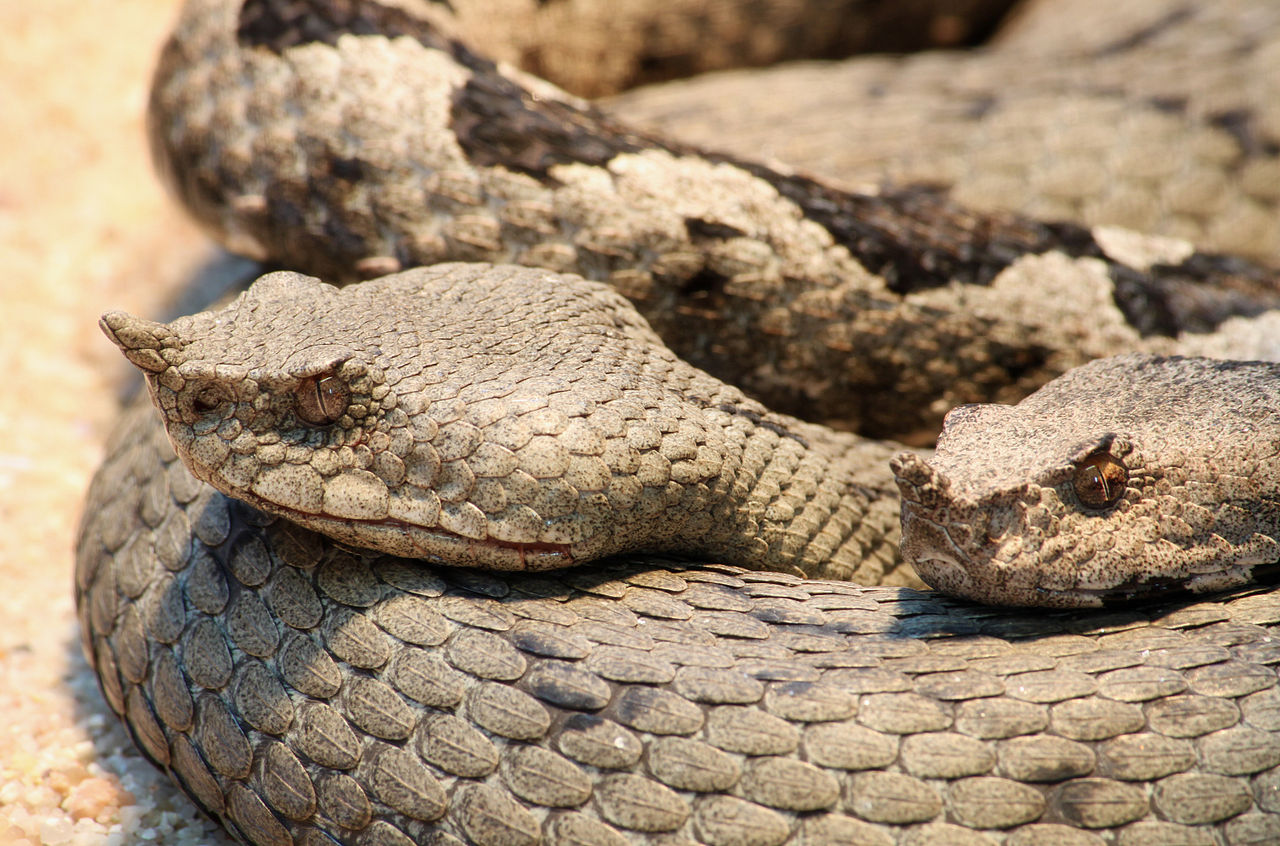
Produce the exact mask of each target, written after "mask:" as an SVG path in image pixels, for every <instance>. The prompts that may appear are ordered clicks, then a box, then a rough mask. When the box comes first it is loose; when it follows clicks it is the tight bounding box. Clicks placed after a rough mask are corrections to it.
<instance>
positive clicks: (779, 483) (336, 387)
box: [102, 264, 898, 583]
mask: <svg viewBox="0 0 1280 846" xmlns="http://www.w3.org/2000/svg"><path fill="white" fill-rule="evenodd" d="M102 325H103V328H104V330H105V331H106V332H107V333H108V335H109V336H110V337H111V338H112V340H113V341H115V343H116V344H118V345H119V346H120V347H121V349H122V350H123V351H124V352H125V354H126V355H127V356H128V357H129V359H130V360H131V361H133V362H134V363H135V364H137V365H138V367H139V368H141V369H142V370H143V372H144V373H145V374H146V376H147V382H148V385H149V386H150V389H151V394H152V397H153V398H154V400H155V402H156V404H157V405H158V406H159V407H160V408H161V409H162V411H163V413H164V417H165V425H166V427H167V428H168V430H169V433H170V436H171V438H172V439H173V442H174V444H175V446H176V447H177V448H178V450H179V454H180V455H181V457H182V459H183V461H184V462H186V464H187V465H188V466H189V467H191V468H192V470H193V472H194V473H195V474H196V476H198V477H199V478H201V479H203V480H205V481H207V482H209V483H210V484H212V485H213V486H214V487H216V488H218V489H219V490H221V491H222V492H224V493H226V494H228V495H230V496H234V497H237V498H239V499H243V500H245V501H246V502H249V503H251V504H253V505H256V506H258V507H261V508H264V509H266V510H268V511H271V512H272V513H275V514H278V515H280V516H283V517H286V518H288V519H290V520H294V521H296V522H298V523H301V524H303V525H306V526H308V527H310V528H313V529H316V530H318V531H322V532H324V533H325V534H327V535H329V536H330V537H333V538H336V539H338V540H341V541H344V542H347V543H351V544H356V545H359V546H362V547H365V548H375V549H379V550H381V551H383V552H388V553H392V554H395V555H405V556H411V557H430V558H433V559H435V560H438V561H439V560H442V561H445V562H448V563H451V564H454V565H470V566H480V567H490V568H495V569H502V570H545V569H549V568H557V567H565V566H568V565H570V564H575V563H584V562H587V561H591V560H594V559H597V558H601V557H603V556H606V555H610V554H614V553H618V552H639V551H645V552H664V551H665V552H679V553H681V554H684V555H690V556H698V557H705V558H707V559H708V560H719V561H730V562H734V563H736V564H739V565H742V566H746V567H752V568H755V569H769V570H778V571H784V572H790V573H793V574H797V575H807V576H820V577H832V578H843V579H855V580H858V581H861V582H863V583H879V582H880V581H881V579H882V578H883V577H884V573H885V570H886V569H891V567H892V564H893V562H894V561H895V559H896V558H897V550H896V545H897V524H898V519H897V513H896V508H895V507H894V505H893V502H892V500H893V484H892V480H891V479H890V478H889V475H888V468H887V462H888V459H889V457H890V456H891V455H892V453H893V452H894V451H895V447H894V445H892V444H882V443H879V442H875V441H868V440H865V439H862V438H859V437H857V436H855V435H851V434H848V433H839V432H833V431H831V430H830V429H826V428H824V427H821V426H815V425H814V424H812V423H805V422H803V421H801V420H796V419H794V418H790V417H786V416H784V415H781V414H775V413H773V412H770V411H769V410H768V409H767V408H765V407H764V406H763V405H761V404H760V403H759V402H756V401H755V400H752V399H749V398H748V397H746V396H745V395H743V393H742V392H741V391H740V390H738V389H737V388H734V387H732V386H730V385H726V384H724V383H723V382H720V381H719V380H717V379H714V378H712V377H711V376H709V375H707V374H706V373H703V372H702V371H699V370H696V369H695V368H693V367H690V366H689V365H688V364H686V363H685V362H683V361H681V360H680V359H678V358H676V356H675V355H673V354H672V352H671V351H670V350H669V349H668V348H667V347H666V346H664V345H663V343H662V342H661V341H660V340H659V339H658V337H657V336H656V335H655V334H654V333H653V331H652V330H651V329H650V328H649V327H648V326H647V325H646V324H645V322H644V320H643V319H642V318H641V317H640V316H639V315H638V314H636V312H635V309H633V308H631V306H630V304H629V303H628V302H627V301H626V300H625V299H623V298H622V297H621V296H619V295H618V294H617V292H615V291H613V290H611V289H609V288H607V287H606V286H604V285H600V284H598V283H590V282H586V281H584V280H582V279H580V278H578V277H573V276H567V275H564V274H556V273H551V272H548V271H545V270H534V269H529V268H520V267H512V266H497V267H493V266H489V265H484V264H441V265H435V266H433V267H430V268H419V269H416V270H409V271H405V272H404V273H399V274H395V275H392V276H387V277H383V278H380V279H375V280H372V281H369V282H365V283H362V284H360V285H353V286H349V287H347V288H344V289H337V288H334V287H333V286H331V285H326V284H324V283H322V282H320V281H319V280H317V279H313V278H310V277H305V276H300V275H298V274H296V273H288V272H281V273H276V274H272V275H269V276H264V277H263V278H261V279H259V280H258V281H257V282H255V283H254V284H253V286H252V287H251V288H250V289H249V291H248V292H246V293H245V294H243V295H242V296H240V297H239V298H237V299H236V300H235V301H233V302H232V303H230V304H229V305H227V306H226V308H225V309H222V310H219V311H215V312H203V313H201V314H198V315H194V316H192V317H189V318H180V319H179V320H176V321H174V322H172V323H169V324H159V323H153V322H151V321H146V320H141V319H139V318H135V317H131V316H129V315H126V314H122V313H119V312H117V313H113V314H108V315H106V316H105V317H104V318H103V321H102ZM321 390H323V391H327V392H328V394H327V401H329V402H330V406H329V407H327V408H325V407H323V406H321V405H318V404H317V403H316V394H317V392H318V391H321ZM317 414H323V415H324V416H323V418H320V419H317V416H316V415H317Z"/></svg>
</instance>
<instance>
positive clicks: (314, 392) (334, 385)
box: [294, 376, 351, 426]
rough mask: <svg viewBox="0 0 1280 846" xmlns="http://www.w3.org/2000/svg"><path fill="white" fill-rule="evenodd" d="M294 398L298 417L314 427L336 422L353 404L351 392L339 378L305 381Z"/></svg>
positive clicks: (329, 377)
mask: <svg viewBox="0 0 1280 846" xmlns="http://www.w3.org/2000/svg"><path fill="white" fill-rule="evenodd" d="M294 396H295V397H296V398H297V401H298V416H299V417H301V418H302V419H303V420H305V421H306V422H308V423H310V424H311V425H313V426H323V425H325V424H326V423H332V422H334V421H335V420H337V419H338V418H339V417H341V416H342V415H343V414H344V413H345V412H346V410H347V405H348V404H349V403H350V402H351V391H350V390H348V388H347V386H346V384H345V383H344V382H343V381H342V380H341V379H339V378H338V377H337V376H316V377H313V378H311V379H304V380H303V381H302V383H301V384H299V385H298V387H297V389H296V390H295V391H294Z"/></svg>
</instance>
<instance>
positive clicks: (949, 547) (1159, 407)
mask: <svg viewBox="0 0 1280 846" xmlns="http://www.w3.org/2000/svg"><path fill="white" fill-rule="evenodd" d="M1099 454H1106V455H1108V456H1111V457H1113V458H1115V459H1117V460H1118V461H1120V462H1122V463H1123V464H1124V465H1125V467H1126V468H1127V473H1128V480H1127V484H1126V485H1125V489H1124V493H1123V495H1122V496H1120V498H1119V500H1118V501H1117V502H1116V503H1115V504H1114V505H1111V506H1109V507H1106V508H1092V507H1089V506H1088V505H1086V504H1084V503H1082V502H1081V499H1080V496H1079V495H1078V494H1077V493H1076V489H1075V487H1074V485H1073V476H1074V474H1075V472H1076V469H1077V467H1078V466H1079V465H1080V463H1081V462H1082V461H1084V460H1086V459H1088V458H1089V457H1091V456H1097V455H1099ZM893 466H894V471H895V474H896V475H897V477H898V483H899V487H900V488H901V491H902V497H903V538H902V552H903V555H904V557H906V558H907V559H908V560H910V561H911V562H912V564H913V565H914V566H915V568H916V572H918V573H919V574H920V575H921V576H922V577H923V578H924V580H925V581H926V582H927V583H928V584H930V585H932V586H933V587H936V588H938V589H940V590H944V591H946V592H947V593H950V594H955V595H959V596H966V597H970V598H972V599H976V600H978V601H981V602H994V603H1013V604H1018V605H1061V606H1088V605H1101V604H1102V603H1103V601H1104V600H1108V599H1118V598H1124V597H1126V596H1143V595H1149V594H1151V593H1153V592H1154V593H1156V594H1157V595H1158V594H1159V592H1160V591H1169V590H1172V589H1188V590H1192V591H1213V590H1222V589H1224V588H1229V587H1234V586H1236V585H1240V584H1245V583H1247V582H1249V581H1252V580H1253V579H1254V571H1255V569H1270V570H1275V569H1276V568H1277V564H1280V474H1277V473H1276V472H1275V468H1277V467H1278V466H1280V364H1268V363H1260V362H1251V363H1242V362H1231V361H1212V360H1208V359H1185V358H1168V359H1160V358H1150V357H1144V356H1137V355H1132V356H1118V357H1115V358H1110V359H1104V360H1101V361H1096V362H1092V363H1090V364H1087V365H1085V366H1083V367H1078V368H1076V369H1075V370H1073V371H1071V373H1069V374H1067V375H1066V376H1063V377H1060V378H1059V379H1056V380H1054V381H1053V382H1051V383H1049V384H1048V385H1046V386H1045V387H1044V388H1041V389H1040V390H1039V391H1037V392H1036V393H1034V394H1032V395H1031V396H1030V397H1028V398H1027V399H1025V400H1023V401H1022V402H1020V403H1018V404H1017V405H1016V406H1012V407H1010V406H995V405H981V406H963V407H961V408H957V409H955V410H954V411H952V412H951V413H950V414H948V415H947V419H946V423H945V425H944V427H943V430H942V435H941V437H939V439H938V449H937V452H936V454H935V455H934V456H933V457H932V458H931V459H929V461H928V462H927V463H926V462H925V461H924V460H923V459H921V458H920V457H919V456H916V455H904V456H902V457H901V458H897V459H895V461H894V465H893Z"/></svg>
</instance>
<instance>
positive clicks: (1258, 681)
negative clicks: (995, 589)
mask: <svg viewBox="0 0 1280 846" xmlns="http://www.w3.org/2000/svg"><path fill="white" fill-rule="evenodd" d="M109 453H110V458H109V459H108V461H107V463H106V465H105V466H104V467H103V469H102V470H101V471H100V472H99V474H98V477H97V479H96V480H95V483H94V486H93V489H92V491H91V493H90V498H89V504H90V508H89V510H88V511H87V518H86V521H85V524H84V527H83V533H82V537H81V540H80V545H79V560H78V566H77V576H76V579H77V589H78V591H79V592H80V596H81V602H80V604H79V608H80V619H81V623H82V628H83V632H84V637H85V649H86V651H87V653H88V654H89V655H90V656H92V660H93V662H94V664H95V666H96V667H97V669H98V672H99V675H100V678H101V680H102V684H103V691H104V693H105V695H106V698H107V700H108V702H109V703H110V704H111V707H112V708H113V709H114V710H115V711H116V712H117V713H119V714H120V715H121V716H122V717H123V718H124V719H125V720H126V721H127V722H128V724H129V725H130V727H131V730H132V732H133V734H134V737H135V738H136V739H137V741H138V744H139V746H140V747H141V748H142V749H143V750H144V751H145V752H146V754H147V755H148V756H149V757H150V758H151V759H152V760H154V761H155V762H156V763H157V764H158V765H159V766H161V767H164V768H166V769H167V770H168V771H169V772H170V773H171V774H172V775H173V776H174V777H175V779H177V780H178V782H179V783H180V784H182V785H183V786H184V788H185V789H186V790H187V792H188V793H190V794H191V796H192V797H193V799H194V800H195V801H196V802H198V803H199V804H200V805H201V806H202V807H203V808H205V809H206V810H207V811H208V812H209V813H211V814H213V815H214V816H215V817H217V818H218V819H220V820H222V821H224V823H226V825H227V826H228V828H229V829H230V830H232V831H233V832H236V833H237V834H238V835H239V836H240V837H243V838H244V839H245V840H247V841H248V842H250V843H254V844H284V843H291V842H293V843H303V844H321V843H331V842H333V840H334V839H336V840H339V841H344V842H351V843H361V844H363V843H380V844H383V843H385V844H407V843H409V842H411V840H412V839H415V838H416V840H417V842H420V843H433V844H434V843H442V844H443V843H459V842H462V843H476V844H486V846H487V844H534V843H539V842H541V843H592V844H624V843H649V844H668V843H685V842H701V843H706V844H716V846H737V844H742V843H754V844H781V843H783V842H789V843H793V844H802V843H803V844H819V843H821V844H833V845H834V844H848V843H867V844H886V846H888V844H894V843H900V844H923V843H933V844H985V845H987V846H995V845H996V844H1007V846H1025V844H1090V845H1091V846H1092V845H1093V844H1107V843H1111V844H1125V845H1126V846H1132V845H1133V844H1152V846H1156V844H1161V846H1163V844H1168V843H1192V844H1199V843H1204V844H1212V843H1232V844H1236V843H1256V844H1262V843H1270V842H1275V841H1276V840H1277V838H1280V804H1278V803H1277V796H1278V795H1280V688H1278V687H1277V673H1276V664H1277V662H1280V648H1277V643H1278V642H1280V594H1276V593H1274V592H1272V591H1270V590H1265V589H1259V590H1252V591H1246V592H1244V593H1240V594H1236V595H1234V596H1232V597H1230V598H1228V599H1225V600H1218V599H1215V600H1211V601H1206V602H1195V603H1190V604H1182V605H1177V604H1165V605H1162V606H1156V607H1147V608H1145V609H1144V608H1136V609H1130V610H1124V611H1116V612H1113V613H1105V614H1104V613H1094V614H1087V615H1081V614H1079V613H1076V612H1055V611H1049V612H1046V611H1043V610H1041V611H1037V612H1034V613H1028V614H1019V613H1012V612H1009V611H1003V610H998V609H983V608H979V607H975V606H973V605H971V604H969V603H966V602H963V601H959V600H948V599H946V598H943V597H941V596H939V595H937V594H930V593H920V592H917V591H913V590H907V589H890V588H862V587H858V586H855V585H851V584H849V583H845V582H830V581H807V580H802V579H797V578H794V577H788V576H784V575H780V574H769V573H755V572H745V571H741V570H736V569H734V568H729V567H721V566H700V567H693V568H688V567H684V566H680V565H670V564H669V565H666V566H663V565H661V564H659V563H658V562H655V561H653V560H646V561H643V562H636V563H634V564H629V563H625V562H624V563H619V564H617V565H614V566H611V567H608V568H605V569H575V570H569V571H559V572H551V573H547V574H542V575H539V576H536V577H534V576H520V575H510V574H507V575H504V574H497V573H484V572H479V571H467V570H448V569H442V568H435V567H432V566H430V565H428V564H425V563H424V562H421V561H406V560H402V559H396V558H390V557H380V556H374V555H366V554H359V553H352V552H347V551H344V550H343V549H342V548H341V547H337V546H334V545H332V544H330V543H327V542H326V541H325V540H324V539H323V538H321V537H320V536H318V535H314V534H312V533H310V532H308V531H306V530H303V529H299V528H296V527H291V526H289V525H288V524H286V523H284V522H283V521H273V520H272V519H271V518H269V517H266V516H264V515H263V514H261V513H260V512H257V511H255V510H253V509H252V508H249V507H248V506H246V505H244V504H242V503H239V502H237V501H235V500H231V499H228V498H226V497H224V496H222V495H221V494H218V493H216V492H215V491H213V489H211V488H209V487H208V486H206V485H203V484H201V483H199V482H197V481H196V480H195V479H193V478H192V477H191V476H190V474H189V473H188V472H187V471H186V470H185V469H184V467H183V466H182V464H181V463H180V462H179V461H177V459H176V458H175V456H174V454H173V452H172V450H171V448H170V446H169V444H168V442H167V441H166V439H165V437H164V434H163V431H162V428H161V426H160V425H159V422H158V421H157V420H156V419H155V413H154V411H153V410H152V409H151V407H150V406H149V405H146V404H141V405H139V406H137V407H135V408H134V409H133V410H132V411H131V412H129V414H128V415H127V416H126V418H125V420H123V421H122V425H121V428H120V430H119V431H118V432H117V434H116V436H115V439H114V441H113V443H112V444H111V446H110V450H109Z"/></svg>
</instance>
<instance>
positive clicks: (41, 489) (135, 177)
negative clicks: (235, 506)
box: [0, 0, 231, 846]
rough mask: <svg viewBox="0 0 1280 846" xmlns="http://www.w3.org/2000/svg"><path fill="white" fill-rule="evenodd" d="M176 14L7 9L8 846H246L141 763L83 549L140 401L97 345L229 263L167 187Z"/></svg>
mask: <svg viewBox="0 0 1280 846" xmlns="http://www.w3.org/2000/svg"><path fill="white" fill-rule="evenodd" d="M176 8H177V2H176V0H113V2H110V3H101V2H94V3H85V2H83V0H41V2H38V3H21V2H12V1H11V0H0V31H2V32H4V33H5V46H4V49H3V50H0V110H3V115H4V117H3V119H2V120H0V267H3V268H4V272H3V274H0V313H2V314H3V316H4V328H3V329H2V330H0V372H3V373H5V374H7V378H6V379H5V382H4V384H5V390H4V391H3V392H0V586H3V587H2V588H0V844H13V846H33V844H49V846H60V845H61V844H76V846H90V844H112V846H125V844H142V843H163V844H197V843H208V844H228V843H230V842H231V841H230V840H229V839H228V838H226V837H225V836H223V835H222V834H221V833H220V832H219V831H218V830H217V829H216V827H215V826H214V825H213V824H212V823H210V822H208V821H207V820H205V819H203V818H201V817H200V816H199V814H198V812H197V811H196V810H195V807H194V806H193V805H192V804H191V803H190V802H189V801H187V800H186V799H185V798H184V797H183V796H182V795H181V794H180V793H178V791H177V790H176V789H175V788H174V787H172V786H171V785H170V784H169V782H168V780H167V779H166V778H164V777H163V776H162V775H161V774H160V773H159V772H158V771H156V770H155V769H154V768H153V767H152V766H151V765H150V764H149V763H147V761H146V760H144V759H143V758H142V757H141V756H140V755H139V754H138V753H137V751H135V749H134V747H133V744H132V742H131V741H130V740H129V738H128V736H127V735H126V734H125V732H124V731H123V730H122V729H121V728H120V726H119V722H118V721H117V720H116V718H115V716H114V715H113V714H112V713H111V712H110V710H109V709H108V708H107V706H106V704H105V703H104V701H103V700H102V697H101V695H100V694H99V692H98V689H97V684H96V682H95V681H94V678H93V675H92V673H91V672H90V670H89V668H88V666H87V665H86V663H85V661H84V658H83V657H82V656H81V654H80V647H79V635H78V632H77V627H76V623H75V615H74V611H73V603H72V593H71V579H72V575H71V574H72V544H73V543H74V536H75V527H76V521H77V519H78V516H79V508H80V503H81V500H82V499H83V495H84V489H85V486H86V485H87V484H88V481H89V476H90V474H91V473H92V471H93V468H94V467H95V466H96V465H97V464H98V462H99V460H100V458H101V455H102V448H103V441H104V439H105V437H106V434H107V431H108V429H109V426H110V423H111V421H112V419H113V418H114V416H115V411H116V399H117V397H118V396H119V393H120V390H121V388H122V386H123V385H125V379H126V374H125V368H124V366H123V363H122V362H121V361H120V359H119V355H118V353H116V352H115V350H114V349H113V348H112V347H111V346H110V344H108V343H107V341H106V339H105V338H103V337H102V336H101V335H100V333H99V332H98V331H97V329H96V327H95V325H94V324H95V321H96V318H97V315H98V314H99V313H101V312H102V311H104V310H106V309H108V308H127V309H130V310H132V311H136V312H140V313H143V314H160V313H163V311H164V307H165V303H166V302H167V301H168V299H169V298H170V297H171V296H173V295H174V292H175V291H176V290H177V289H179V288H181V287H182V286H183V285H184V284H185V283H186V282H187V281H188V280H189V279H190V278H191V275H192V273H193V271H194V270H195V269H196V268H197V267H199V266H200V265H201V264H202V263H203V262H204V261H206V260H207V259H208V257H209V256H210V252H209V247H207V246H206V242H205V241H204V239H203V238H202V237H201V236H200V235H199V234H198V233H197V232H196V231H195V229H194V228H193V227H192V226H191V225H190V224H188V223H187V222H186V221H185V220H183V219H182V218H181V217H180V216H179V215H178V213H177V212H176V211H175V210H174V207H173V206H172V204H171V203H170V202H169V201H168V200H167V199H166V198H165V197H164V195H163V193H162V192H161V190H160V187H159V185H158V184H157V182H156V180H155V178H154V177H153V176H152V174H151V169H150V164H149V159H148V155H147V152H146V146H145V143H144V140H143V111H144V107H145V104H146V97H147V84H148V80H149V77H150V73H151V65H152V63H153V62H154V57H155V54H156V50H157V49H158V48H159V45H160V43H161V40H162V38H163V35H164V33H165V31H166V30H167V28H168V27H169V25H170V23H171V22H172V19H173V16H174V14H175V13H176Z"/></svg>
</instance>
